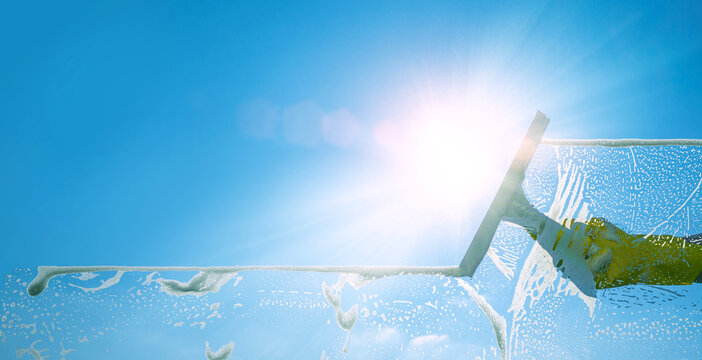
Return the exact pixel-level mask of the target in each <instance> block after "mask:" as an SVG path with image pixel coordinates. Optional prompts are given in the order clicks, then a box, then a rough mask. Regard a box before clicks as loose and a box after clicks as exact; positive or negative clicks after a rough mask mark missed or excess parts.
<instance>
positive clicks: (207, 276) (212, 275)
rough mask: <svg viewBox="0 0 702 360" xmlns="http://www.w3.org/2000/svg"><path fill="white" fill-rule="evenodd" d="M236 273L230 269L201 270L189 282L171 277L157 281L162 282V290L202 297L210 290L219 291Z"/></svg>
mask: <svg viewBox="0 0 702 360" xmlns="http://www.w3.org/2000/svg"><path fill="white" fill-rule="evenodd" d="M236 274H237V273H235V272H229V271H200V272H199V273H197V274H196V275H195V276H193V277H192V278H191V279H190V281H188V282H187V283H183V282H180V281H178V280H169V279H158V280H156V281H157V282H158V283H159V284H161V291H164V292H166V293H169V294H171V295H175V296H183V295H194V296H197V297H200V296H202V295H205V294H207V293H210V292H213V293H216V292H219V289H220V288H222V286H223V285H224V284H226V283H227V282H229V280H231V279H232V278H233V277H234V276H236Z"/></svg>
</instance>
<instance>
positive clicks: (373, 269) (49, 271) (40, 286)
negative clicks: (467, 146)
mask: <svg viewBox="0 0 702 360" xmlns="http://www.w3.org/2000/svg"><path fill="white" fill-rule="evenodd" d="M96 271H121V272H127V271H199V272H203V273H211V274H213V273H216V274H222V276H224V274H236V273H238V272H241V271H298V272H320V273H344V274H347V275H348V282H349V283H350V284H351V285H352V286H353V287H354V288H358V287H361V286H363V285H364V284H365V282H368V281H370V280H373V279H378V278H381V277H385V276H396V275H444V276H462V270H461V269H460V268H459V267H458V266H293V265H271V266H214V267H202V266H40V267H39V268H38V271H37V275H36V277H35V278H34V280H32V282H31V283H29V286H28V287H27V293H28V294H29V295H30V296H37V295H39V294H41V293H42V292H43V291H44V290H45V289H46V287H47V286H48V284H49V280H51V278H53V277H54V276H59V275H65V274H75V273H82V272H96ZM232 276H233V275H232ZM147 280H148V278H147Z"/></svg>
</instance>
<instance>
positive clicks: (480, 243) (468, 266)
mask: <svg viewBox="0 0 702 360" xmlns="http://www.w3.org/2000/svg"><path fill="white" fill-rule="evenodd" d="M548 122H549V119H548V118H547V117H546V115H544V114H542V113H541V112H540V111H537V112H536V116H534V120H533V121H532V122H531V125H530V126H529V130H528V131H527V133H526V136H524V140H523V141H522V144H521V146H520V147H519V150H518V151H517V155H515V157H514V160H512V164H511V165H510V167H509V170H507V175H505V178H504V180H502V184H501V185H500V189H499V190H498V191H497V195H495V198H494V199H493V200H492V203H491V204H490V208H489V209H488V211H487V213H486V214H485V217H484V218H483V221H482V222H481V223H480V226H479V227H478V231H477V232H476V233H475V236H474V237H473V241H471V243H470V246H469V247H468V251H466V254H465V255H464V256H463V260H461V265H460V266H459V273H460V274H461V276H473V273H475V269H477V268H478V265H480V262H481V261H482V260H483V257H485V253H487V251H488V248H490V243H491V242H492V238H493V236H494V235H495V231H496V230H497V226H498V225H499V224H500V220H501V219H502V216H503V215H504V213H505V211H506V210H507V207H508V206H509V204H510V201H511V199H512V194H513V193H514V191H515V190H517V189H518V187H519V186H522V181H523V180H524V171H525V170H526V168H527V166H528V165H529V161H531V157H532V156H533V155H534V151H536V147H537V146H539V143H540V142H541V137H542V136H543V134H544V131H545V130H546V126H547V125H548Z"/></svg>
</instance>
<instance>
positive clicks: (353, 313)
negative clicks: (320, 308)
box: [322, 274, 374, 353]
mask: <svg viewBox="0 0 702 360" xmlns="http://www.w3.org/2000/svg"><path fill="white" fill-rule="evenodd" d="M373 280H374V279H372V278H371V279H369V278H363V277H361V276H360V275H358V274H340V275H339V280H338V281H337V282H336V283H335V284H334V285H332V286H328V285H327V284H326V283H325V282H322V293H323V294H324V298H325V299H326V300H327V302H328V303H329V305H331V306H332V307H333V308H334V311H335V314H336V323H337V324H338V325H339V327H340V328H341V329H343V330H344V331H346V341H345V342H344V347H343V349H342V351H343V352H344V353H347V352H348V351H349V342H350V340H351V329H352V328H353V326H354V325H355V324H356V320H357V319H358V304H355V305H353V306H352V307H351V308H350V309H349V310H348V311H344V310H342V308H341V292H342V290H343V289H344V285H346V283H349V284H350V285H351V286H352V287H353V288H354V289H356V290H358V289H360V288H361V287H363V286H365V285H367V284H368V283H369V282H371V281H373Z"/></svg>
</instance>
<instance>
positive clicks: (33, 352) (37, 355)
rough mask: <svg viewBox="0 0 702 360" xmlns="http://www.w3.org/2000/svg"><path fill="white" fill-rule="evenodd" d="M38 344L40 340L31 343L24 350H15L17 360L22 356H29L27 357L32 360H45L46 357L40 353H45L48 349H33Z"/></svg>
mask: <svg viewBox="0 0 702 360" xmlns="http://www.w3.org/2000/svg"><path fill="white" fill-rule="evenodd" d="M40 342H41V340H37V341H35V342H33V343H32V344H31V345H29V347H28V348H26V349H25V348H17V349H16V350H15V352H16V354H17V358H18V359H20V358H22V357H23V356H24V355H29V356H31V357H33V358H34V360H45V359H46V357H45V356H44V355H42V353H43V352H45V351H47V350H48V349H41V350H39V349H37V348H35V346H36V345H37V344H38V343H40Z"/></svg>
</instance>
